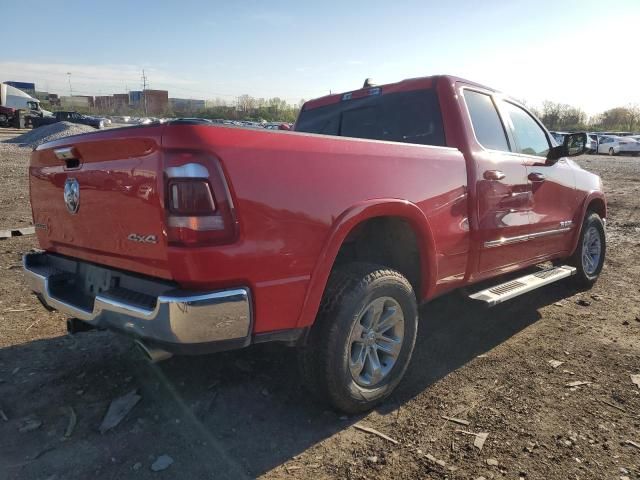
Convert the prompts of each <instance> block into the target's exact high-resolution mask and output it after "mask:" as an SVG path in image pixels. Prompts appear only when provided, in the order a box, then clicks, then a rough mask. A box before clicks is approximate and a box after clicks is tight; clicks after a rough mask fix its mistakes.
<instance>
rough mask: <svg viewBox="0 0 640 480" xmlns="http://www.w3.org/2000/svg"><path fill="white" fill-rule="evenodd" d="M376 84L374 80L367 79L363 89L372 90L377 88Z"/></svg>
mask: <svg viewBox="0 0 640 480" xmlns="http://www.w3.org/2000/svg"><path fill="white" fill-rule="evenodd" d="M375 86H376V84H375V83H373V80H372V79H371V78H366V79H365V80H364V84H363V85H362V88H371V87H375Z"/></svg>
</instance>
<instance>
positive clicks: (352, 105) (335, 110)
mask: <svg viewBox="0 0 640 480" xmlns="http://www.w3.org/2000/svg"><path fill="white" fill-rule="evenodd" d="M345 97H347V96H346V95H345ZM347 98H349V97H347ZM295 130H296V131H298V132H307V133H320V134H324V135H337V136H342V137H355V138H368V139H372V140H387V141H392V142H405V143H417V144H421V145H438V146H444V145H445V138H444V129H443V126H442V116H441V114H440V105H439V104H438V97H437V95H436V93H435V91H434V90H432V89H425V90H416V91H411V92H398V93H390V94H387V95H384V94H383V95H370V96H367V97H363V98H357V99H353V100H343V101H341V102H340V103H334V104H331V105H325V106H322V107H317V108H314V109H311V110H303V111H302V113H301V114H300V117H299V118H298V122H297V123H296V127H295Z"/></svg>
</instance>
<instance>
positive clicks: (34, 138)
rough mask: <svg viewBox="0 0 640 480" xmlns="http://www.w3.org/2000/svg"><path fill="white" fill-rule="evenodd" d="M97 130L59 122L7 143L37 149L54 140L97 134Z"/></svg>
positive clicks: (86, 126)
mask: <svg viewBox="0 0 640 480" xmlns="http://www.w3.org/2000/svg"><path fill="white" fill-rule="evenodd" d="M95 131H96V129H95V128H93V127H90V126H88V125H80V124H77V123H70V122H57V123H53V124H51V125H44V126H42V127H39V128H35V129H33V130H29V131H27V132H26V133H23V134H22V135H18V136H16V137H14V138H11V139H9V140H5V142H7V143H17V144H19V145H20V146H21V147H28V148H32V149H33V148H36V147H37V146H38V145H41V144H43V143H46V142H50V141H52V140H58V139H59V138H64V137H68V136H70V135H79V134H81V133H87V132H95Z"/></svg>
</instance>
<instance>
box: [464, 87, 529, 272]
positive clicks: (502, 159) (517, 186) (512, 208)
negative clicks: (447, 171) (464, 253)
mask: <svg viewBox="0 0 640 480" xmlns="http://www.w3.org/2000/svg"><path fill="white" fill-rule="evenodd" d="M462 91H463V98H464V101H465V104H466V107H467V111H468V113H469V117H470V119H471V124H472V126H473V131H474V138H473V139H472V141H471V143H472V145H471V149H472V155H473V159H474V161H475V163H476V172H477V173H476V179H475V182H476V194H477V199H478V200H477V206H476V208H477V215H478V231H477V238H476V242H478V243H479V254H478V265H477V266H476V269H475V271H476V272H478V273H479V274H480V276H486V275H485V274H486V273H487V272H492V271H496V270H502V269H508V268H509V267H510V266H514V265H516V264H518V263H522V262H523V261H526V260H527V259H529V258H530V255H529V252H528V250H527V249H526V248H523V246H522V243H521V242H522V241H523V239H526V238H527V235H528V233H529V209H530V207H531V188H530V184H529V182H528V181H527V170H526V167H525V164H524V159H523V158H522V156H521V155H514V154H513V153H512V151H511V150H512V143H513V140H512V139H511V138H510V136H509V135H508V130H507V127H506V125H505V124H504V123H503V121H502V119H501V117H500V115H499V113H498V108H497V106H496V102H497V99H496V98H495V97H494V95H493V93H491V92H488V91H483V90H481V89H477V88H476V87H473V88H467V87H464V88H463V89H462ZM469 181H472V180H471V179H470V180H469Z"/></svg>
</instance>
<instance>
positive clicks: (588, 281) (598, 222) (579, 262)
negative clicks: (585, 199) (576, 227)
mask: <svg viewBox="0 0 640 480" xmlns="http://www.w3.org/2000/svg"><path fill="white" fill-rule="evenodd" d="M590 231H591V232H594V233H597V235H598V239H599V241H600V246H601V248H600V255H599V258H598V261H597V262H596V263H597V264H596V266H595V269H593V268H592V265H593V264H591V265H590V264H588V261H586V260H585V259H584V256H583V253H584V250H585V236H586V235H589V233H588V232H590ZM606 253H607V242H606V235H605V233H604V223H603V222H602V219H601V218H600V216H599V215H598V214H597V213H595V212H592V211H588V212H587V214H586V215H585V218H584V221H583V222H582V229H581V230H580V238H579V239H578V246H577V247H576V251H575V252H574V253H573V255H572V256H571V258H570V261H569V263H570V264H571V265H573V266H574V267H576V269H577V271H576V274H575V275H574V277H573V278H574V281H575V282H576V283H577V285H578V286H579V287H581V288H585V289H589V288H591V287H592V286H593V284H594V283H596V281H597V280H598V277H599V276H600V272H602V267H603V265H604V260H605V256H606ZM585 263H586V265H585Z"/></svg>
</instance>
